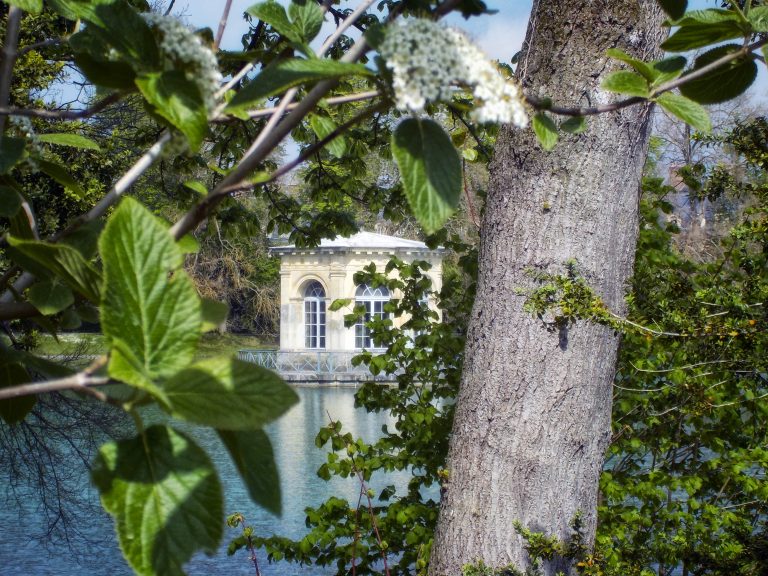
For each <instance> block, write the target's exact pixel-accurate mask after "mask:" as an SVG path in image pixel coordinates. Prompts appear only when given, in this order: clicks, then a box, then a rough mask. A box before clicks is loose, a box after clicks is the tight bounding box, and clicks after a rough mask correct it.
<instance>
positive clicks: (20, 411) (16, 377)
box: [0, 354, 37, 424]
mask: <svg viewBox="0 0 768 576" xmlns="http://www.w3.org/2000/svg"><path fill="white" fill-rule="evenodd" d="M31 380H32V378H30V377H29V373H28V372H27V371H26V369H25V368H24V366H22V365H21V364H18V363H16V362H13V361H11V359H10V358H9V357H7V356H6V355H5V354H0V389H2V388H10V387H11V386H18V385H19V384H26V383H27V382H30V381H31ZM36 402H37V397H36V396H34V395H30V396H20V397H18V398H9V399H7V400H0V418H2V419H3V420H4V421H5V423H6V424H16V423H18V422H21V421H22V420H24V418H25V417H26V415H27V414H29V412H30V411H31V410H32V408H34V407H35V403H36Z"/></svg>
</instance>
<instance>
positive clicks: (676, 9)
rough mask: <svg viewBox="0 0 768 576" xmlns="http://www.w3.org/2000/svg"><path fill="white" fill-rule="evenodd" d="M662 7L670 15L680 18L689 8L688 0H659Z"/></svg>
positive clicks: (675, 18) (676, 18) (673, 17)
mask: <svg viewBox="0 0 768 576" xmlns="http://www.w3.org/2000/svg"><path fill="white" fill-rule="evenodd" d="M658 1H659V5H660V6H661V9H662V10H664V12H666V13H667V14H669V17H670V18H672V19H674V20H678V19H680V18H682V17H683V14H685V11H686V10H687V9H688V0H658Z"/></svg>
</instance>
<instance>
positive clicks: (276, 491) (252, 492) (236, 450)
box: [216, 430, 282, 516]
mask: <svg viewBox="0 0 768 576" xmlns="http://www.w3.org/2000/svg"><path fill="white" fill-rule="evenodd" d="M216 432H217V433H218V434H219V437H220V438H221V441H222V442H223V443H224V446H225V447H226V449H227V452H229V456H230V457H231V458H232V462H234V464H235V467H236V468H237V471H238V472H239V473H240V477H241V478H242V479H243V482H244V483H245V486H246V488H248V495H249V496H250V497H251V500H253V501H254V502H256V503H257V504H260V505H261V506H263V507H264V508H266V509H267V510H269V511H270V512H272V513H273V514H277V515H278V516H279V515H280V513H281V511H282V502H281V497H280V475H279V473H278V471H277V465H276V464H275V456H274V453H273V452H272V443H271V442H270V441H269V436H267V435H266V433H265V432H264V431H263V430H252V431H234V430H217V431H216Z"/></svg>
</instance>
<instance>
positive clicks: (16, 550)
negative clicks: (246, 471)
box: [0, 387, 407, 576]
mask: <svg viewBox="0 0 768 576" xmlns="http://www.w3.org/2000/svg"><path fill="white" fill-rule="evenodd" d="M297 392H298V394H299V397H300V399H301V401H300V403H299V404H298V405H296V406H294V407H293V408H292V409H291V411H290V412H288V413H287V414H286V415H284V416H283V417H282V418H281V419H279V420H278V421H277V422H274V423H273V424H271V425H270V426H269V427H268V429H267V431H268V433H269V435H270V437H271V439H272V445H273V448H274V451H275V458H276V460H277V464H278V468H279V470H280V482H281V488H282V498H283V515H282V517H281V518H277V517H275V516H272V515H271V514H269V513H267V512H265V511H264V510H262V509H260V508H259V507H258V506H256V505H255V504H253V503H252V502H251V501H250V499H249V498H248V495H247V492H246V490H245V487H244V486H243V484H242V482H241V481H240V479H239V477H238V475H237V473H236V472H235V469H234V467H233V466H232V464H231V462H230V461H229V458H228V456H227V454H226V452H225V451H224V449H223V448H222V447H221V445H220V443H219V441H218V439H217V438H216V436H215V434H213V433H208V432H206V431H198V430H195V431H194V432H192V435H193V436H194V437H195V439H196V440H197V441H198V442H199V443H200V444H201V445H202V446H203V447H204V448H206V450H207V452H208V454H209V455H210V456H211V457H212V459H213V460H214V462H215V464H216V467H217V469H218V470H219V475H220V478H221V479H222V483H223V484H224V490H225V499H226V500H225V511H226V513H227V514H229V513H232V512H241V513H243V514H244V516H245V518H246V520H247V522H248V524H250V525H252V526H253V527H254V528H255V530H256V533H257V534H259V535H261V536H270V535H272V534H280V535H283V536H289V537H292V538H297V537H300V536H301V535H303V534H304V533H306V528H305V524H304V508H305V507H307V506H316V505H318V504H320V503H321V502H322V501H323V500H324V499H326V498H327V497H328V496H331V495H337V496H342V497H346V498H347V499H349V500H350V501H354V502H356V500H357V494H358V491H359V485H358V483H357V481H355V480H353V479H340V478H332V479H331V481H330V482H325V481H323V480H321V479H319V478H318V477H317V475H316V474H315V472H316V470H317V468H318V467H319V466H320V465H321V464H322V463H323V462H324V461H325V452H323V451H321V450H318V449H317V448H316V447H315V445H314V438H315V435H316V433H317V431H318V430H319V429H320V428H321V427H322V426H324V425H326V424H327V423H328V414H330V416H331V417H332V418H333V419H334V420H341V421H342V422H343V424H344V429H345V431H349V432H352V434H353V435H354V436H355V437H358V436H360V437H362V438H364V439H365V440H367V441H372V440H374V439H376V438H378V437H379V436H380V434H381V427H382V425H383V424H391V423H392V422H391V421H390V418H389V416H388V415H386V414H381V413H379V414H368V413H367V412H366V411H365V410H363V409H356V408H355V407H354V390H352V389H349V388H319V387H317V388H316V387H303V388H297ZM180 428H181V429H184V430H191V428H188V427H183V426H180ZM2 474H3V476H2V477H1V478H0V498H2V500H0V504H2V508H1V509H0V576H16V575H19V576H21V575H24V576H27V575H36V576H37V575H49V574H50V575H56V576H83V575H101V574H103V575H108V576H122V575H126V576H128V575H130V574H132V572H131V570H130V569H129V568H128V566H127V565H126V564H125V561H124V560H123V558H122V556H121V554H120V550H119V548H118V546H117V542H116V539H115V537H114V529H113V524H112V519H111V517H110V516H109V515H107V514H106V513H105V512H104V511H103V510H100V508H99V507H98V495H97V493H96V492H95V490H94V489H93V488H92V487H91V486H90V483H89V482H88V476H87V473H84V474H82V475H81V476H80V477H79V478H77V479H75V481H76V482H80V484H78V486H82V488H81V489H80V490H81V497H82V500H83V502H84V503H86V504H87V505H89V506H91V508H90V509H89V510H90V512H88V513H85V517H83V518H79V517H78V522H77V524H78V529H79V531H80V534H79V535H78V536H76V537H75V538H74V539H73V540H72V542H70V544H69V545H68V544H67V543H66V542H59V541H52V540H50V539H49V540H48V542H47V543H46V545H44V546H43V545H41V543H40V540H39V537H40V536H41V534H43V533H44V531H45V527H46V520H45V519H44V518H43V516H42V512H41V511H42V509H43V508H42V506H41V503H40V501H39V498H38V497H36V492H35V491H29V490H27V491H25V489H24V487H23V486H17V487H16V490H11V488H10V481H11V478H12V474H11V471H9V470H4V471H2ZM70 481H72V479H71V478H70ZM406 481H407V478H406V475H405V473H401V474H400V475H399V476H397V477H393V476H392V475H389V476H388V477H387V478H386V479H380V481H379V482H376V479H375V478H374V481H373V485H374V488H376V487H379V488H381V487H383V486H384V485H386V484H392V483H394V484H396V485H401V486H402V485H404V484H405V482H406ZM236 536H237V531H236V530H234V529H230V528H228V527H225V529H224V539H223V540H222V545H221V547H220V550H219V553H218V554H217V555H216V556H214V557H212V558H209V557H207V556H205V555H203V554H199V555H197V556H195V557H194V558H193V559H192V560H191V561H190V563H189V564H188V565H187V573H188V574H190V575H193V576H207V575H209V574H227V575H237V574H251V575H252V574H254V569H253V565H252V564H251V563H250V561H249V559H248V554H247V552H245V551H241V552H240V553H238V554H236V555H235V556H227V553H226V547H227V544H228V543H229V541H230V540H231V539H232V538H234V537H236ZM259 567H260V569H261V571H262V574H264V575H265V576H267V575H269V576H271V575H278V574H280V575H285V576H291V575H294V574H295V575H302V576H315V575H319V574H324V573H326V574H327V573H329V572H323V571H322V570H321V569H319V568H315V567H311V566H310V567H307V566H304V567H300V566H297V565H293V564H288V563H280V564H273V565H269V564H267V561H266V557H265V554H264V552H263V551H259ZM330 573H333V571H330Z"/></svg>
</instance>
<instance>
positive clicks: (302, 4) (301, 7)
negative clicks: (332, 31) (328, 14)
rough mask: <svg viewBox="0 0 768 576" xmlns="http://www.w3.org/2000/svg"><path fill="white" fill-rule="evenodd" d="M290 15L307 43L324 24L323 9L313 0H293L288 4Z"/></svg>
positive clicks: (303, 40)
mask: <svg viewBox="0 0 768 576" xmlns="http://www.w3.org/2000/svg"><path fill="white" fill-rule="evenodd" d="M288 16H290V18H291V21H292V22H293V26H294V28H295V29H296V31H297V32H298V33H299V35H300V37H301V40H302V42H305V43H307V44H308V43H309V42H312V40H314V39H315V36H317V35H318V34H319V33H320V28H322V26H323V11H322V10H321V9H320V5H319V4H318V3H317V2H314V1H313V0H293V2H291V4H290V5H289V6H288Z"/></svg>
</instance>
